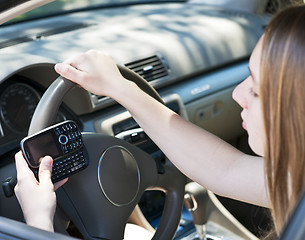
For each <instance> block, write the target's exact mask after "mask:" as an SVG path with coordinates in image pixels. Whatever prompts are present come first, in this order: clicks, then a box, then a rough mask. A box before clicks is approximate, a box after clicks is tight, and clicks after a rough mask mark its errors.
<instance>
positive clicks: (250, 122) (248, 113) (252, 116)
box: [233, 38, 265, 156]
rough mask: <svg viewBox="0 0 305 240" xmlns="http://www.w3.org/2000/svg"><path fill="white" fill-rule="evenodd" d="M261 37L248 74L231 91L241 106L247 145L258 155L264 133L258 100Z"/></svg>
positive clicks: (263, 140) (263, 143)
mask: <svg viewBox="0 0 305 240" xmlns="http://www.w3.org/2000/svg"><path fill="white" fill-rule="evenodd" d="M261 51H262V38H261V39H260V40H259V42H258V43H257V45H256V47H255V49H254V50H253V52H252V55H251V57H250V61H249V71H250V75H249V77H247V78H246V79H245V80H244V81H243V82H242V83H240V84H239V85H238V86H237V87H236V88H235V89H234V91H233V99H234V100H235V101H236V102H237V103H238V104H239V105H240V106H241V107H242V109H243V110H242V113H241V118H242V120H243V122H242V126H243V128H244V129H245V130H246V131H247V132H248V135H249V139H248V142H249V145H250V147H251V149H252V150H253V151H254V152H255V153H256V154H258V155H260V156H263V154H264V145H265V134H264V125H263V116H262V107H261V102H260V91H259V90H260V86H259V84H260V59H261Z"/></svg>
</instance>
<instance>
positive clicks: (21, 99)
mask: <svg viewBox="0 0 305 240" xmlns="http://www.w3.org/2000/svg"><path fill="white" fill-rule="evenodd" d="M39 99H40V96H39V94H38V92H37V91H36V90H35V89H34V88H32V87H30V86H29V85H26V84H23V83H14V84H12V85H10V86H9V87H7V88H6V89H5V90H4V91H3V92H2V94H1V97H0V103H1V105H0V108H1V118H2V119H3V121H4V122H5V124H6V125H7V127H9V128H10V129H11V130H13V131H15V132H18V133H26V132H27V130H28V128H29V126H30V122H31V119H32V116H33V114H34V111H35V108H36V106H37V104H38V102H39Z"/></svg>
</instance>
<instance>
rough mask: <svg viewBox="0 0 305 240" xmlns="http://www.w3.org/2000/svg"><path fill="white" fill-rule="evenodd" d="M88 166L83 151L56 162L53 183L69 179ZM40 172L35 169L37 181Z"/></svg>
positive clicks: (53, 170)
mask: <svg viewBox="0 0 305 240" xmlns="http://www.w3.org/2000/svg"><path fill="white" fill-rule="evenodd" d="M87 165H88V163H87V161H86V158H85V155H84V152H83V151H77V152H75V153H73V155H69V156H68V157H65V158H61V159H59V160H55V161H54V162H53V168H52V177H51V179H52V182H58V181H60V180H62V179H64V178H66V177H69V176H70V175H72V174H73V173H75V172H77V171H78V170H81V169H83V168H85V167H87ZM38 171H39V170H38V168H37V169H34V174H35V176H36V178H37V179H38Z"/></svg>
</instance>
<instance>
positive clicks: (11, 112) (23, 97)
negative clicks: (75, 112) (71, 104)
mask: <svg viewBox="0 0 305 240" xmlns="http://www.w3.org/2000/svg"><path fill="white" fill-rule="evenodd" d="M43 91H44V90H43V89H42V88H41V87H39V86H36V85H35V84H34V83H33V82H30V81H29V80H28V79H25V78H22V77H20V76H13V77H11V78H10V79H7V80H6V81H5V82H3V83H2V84H1V85H0V149H1V151H0V155H2V154H4V153H6V152H7V151H10V150H13V149H14V148H18V147H19V142H20V140H21V139H22V138H24V137H25V136H27V132H28V129H29V126H30V123H31V120H32V117H33V114H34V112H35V109H36V106H37V105H38V103H39V100H40V98H41V96H42V94H43ZM66 119H67V118H66V116H65V114H64V113H63V112H62V111H60V112H59V114H58V116H57V119H56V122H61V121H64V120H66Z"/></svg>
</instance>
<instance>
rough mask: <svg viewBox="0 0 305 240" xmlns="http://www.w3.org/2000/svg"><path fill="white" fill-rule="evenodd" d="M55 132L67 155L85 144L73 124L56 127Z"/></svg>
mask: <svg viewBox="0 0 305 240" xmlns="http://www.w3.org/2000/svg"><path fill="white" fill-rule="evenodd" d="M55 132H56V135H57V137H58V140H59V142H60V143H61V147H62V150H63V152H64V153H65V154H66V153H69V152H72V151H74V150H76V149H78V148H79V147H80V146H81V145H82V144H83V143H82V137H81V132H80V131H79V130H78V127H77V125H76V124H75V123H73V122H68V123H67V124H64V125H60V126H58V127H56V128H55Z"/></svg>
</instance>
